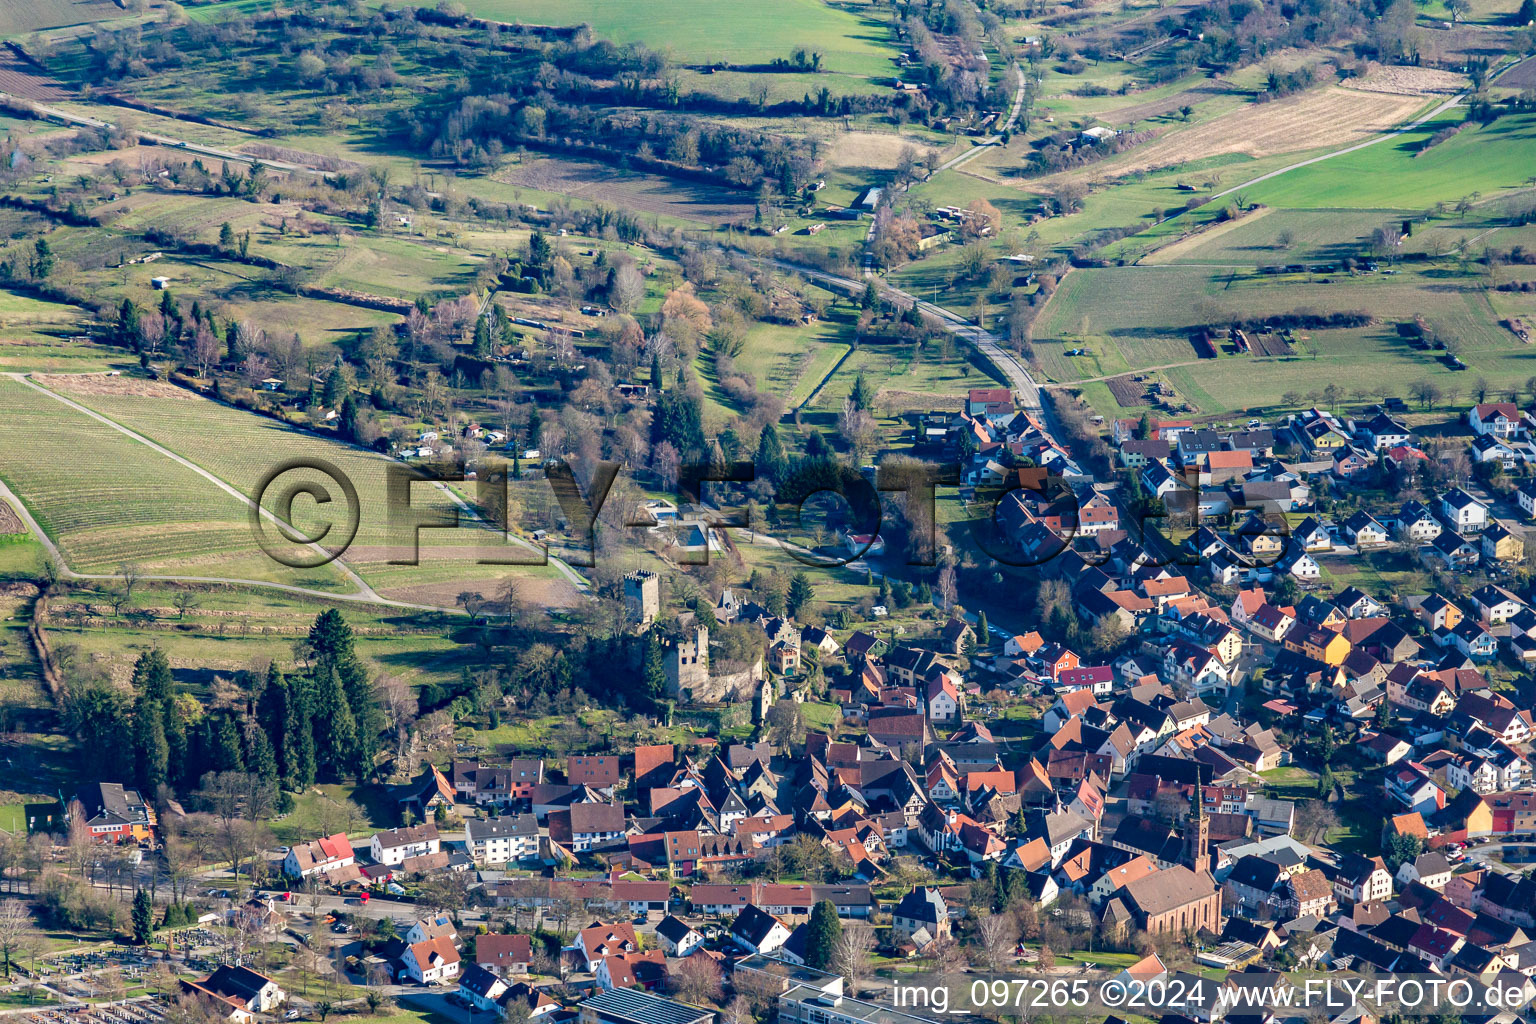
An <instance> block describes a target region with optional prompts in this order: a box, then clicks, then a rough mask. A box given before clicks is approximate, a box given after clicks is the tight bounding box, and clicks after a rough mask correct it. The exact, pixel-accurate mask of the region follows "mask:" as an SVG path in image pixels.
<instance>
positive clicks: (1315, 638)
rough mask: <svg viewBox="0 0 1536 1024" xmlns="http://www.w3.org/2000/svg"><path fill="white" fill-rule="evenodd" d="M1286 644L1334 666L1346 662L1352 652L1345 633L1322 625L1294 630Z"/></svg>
mask: <svg viewBox="0 0 1536 1024" xmlns="http://www.w3.org/2000/svg"><path fill="white" fill-rule="evenodd" d="M1285 645H1286V646H1287V647H1289V648H1291V649H1292V650H1295V651H1300V652H1301V653H1302V654H1305V655H1306V656H1307V657H1309V658H1312V659H1315V660H1317V661H1320V662H1322V663H1323V664H1325V665H1330V666H1332V667H1334V668H1337V667H1338V666H1340V665H1342V664H1344V659H1345V658H1347V657H1349V652H1350V643H1349V641H1348V640H1346V639H1344V634H1343V633H1335V632H1334V631H1333V630H1331V629H1324V628H1323V627H1321V626H1314V627H1312V628H1311V629H1307V630H1296V631H1293V632H1292V633H1291V635H1290V636H1288V637H1287V638H1286V642H1285Z"/></svg>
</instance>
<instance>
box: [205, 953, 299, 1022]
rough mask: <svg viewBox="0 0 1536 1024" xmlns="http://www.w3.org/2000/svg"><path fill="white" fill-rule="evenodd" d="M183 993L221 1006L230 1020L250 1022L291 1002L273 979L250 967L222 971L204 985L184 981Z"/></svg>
mask: <svg viewBox="0 0 1536 1024" xmlns="http://www.w3.org/2000/svg"><path fill="white" fill-rule="evenodd" d="M181 985H182V991H184V992H186V993H188V994H190V995H193V996H196V997H199V998H202V999H205V1000H207V1001H208V1002H211V1003H213V1004H215V1005H216V1006H218V1008H219V1010H220V1011H221V1012H222V1013H223V1014H224V1015H226V1016H227V1017H228V1018H229V1019H230V1020H234V1021H241V1022H243V1021H249V1020H253V1019H255V1014H258V1013H270V1012H272V1011H273V1010H275V1009H277V1008H278V1007H279V1006H281V1005H282V1004H283V1002H284V1000H286V999H287V998H288V994H287V993H286V992H284V991H283V990H282V988H280V987H279V986H278V984H277V982H275V981H273V980H272V979H271V978H269V977H267V976H266V975H265V974H258V973H256V972H255V971H253V970H251V969H250V968H249V967H231V966H228V965H225V966H223V967H220V968H218V969H217V970H215V971H214V972H213V973H212V974H210V975H209V976H208V977H206V978H204V979H203V980H202V981H183V982H182V983H181Z"/></svg>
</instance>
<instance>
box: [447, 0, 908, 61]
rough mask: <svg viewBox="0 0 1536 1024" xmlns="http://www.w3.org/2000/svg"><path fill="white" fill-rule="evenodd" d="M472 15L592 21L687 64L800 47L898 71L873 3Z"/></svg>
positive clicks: (789, 0)
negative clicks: (892, 61)
mask: <svg viewBox="0 0 1536 1024" xmlns="http://www.w3.org/2000/svg"><path fill="white" fill-rule="evenodd" d="M465 7H467V8H468V9H469V11H470V13H472V14H476V15H479V16H480V17H483V18H491V19H494V20H498V21H514V22H524V23H529V24H542V25H576V24H582V23H585V24H588V25H591V26H592V31H593V32H594V33H595V34H596V35H598V36H600V37H603V38H605V39H611V40H613V41H615V42H620V43H629V42H635V43H643V44H644V45H646V46H649V47H651V48H652V49H654V50H658V51H661V52H663V53H668V54H670V55H671V56H672V57H673V58H674V59H675V60H678V61H682V62H685V63H707V62H711V61H726V62H728V63H732V64H764V63H767V62H769V61H771V60H773V59H774V58H776V57H781V58H788V57H789V55H790V52H791V51H793V50H794V49H795V48H796V47H799V46H803V47H805V48H806V49H807V50H810V51H815V52H818V53H820V54H822V57H823V62H822V66H823V67H824V68H826V69H828V70H830V71H837V72H843V73H846V74H853V75H886V76H890V75H892V74H894V72H895V67H894V65H892V63H891V61H890V58H891V57H892V56H894V55H895V49H894V47H893V44H892V43H891V42H890V41H889V40H890V29H889V16H888V14H887V13H885V12H884V11H883V10H882V9H881V8H878V7H877V6H876V5H875V4H873V3H867V4H866V3H843V4H830V3H825V2H823V0H777V2H775V3H772V4H757V3H752V2H750V0H726V2H724V3H713V2H709V0H668V2H667V3H665V4H626V3H615V2H613V0H470V2H469V3H466V4H465Z"/></svg>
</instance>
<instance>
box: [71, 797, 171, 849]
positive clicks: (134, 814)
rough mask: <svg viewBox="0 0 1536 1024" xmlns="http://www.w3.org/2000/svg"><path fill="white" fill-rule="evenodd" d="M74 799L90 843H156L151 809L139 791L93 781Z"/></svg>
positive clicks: (154, 821) (155, 823) (153, 815)
mask: <svg viewBox="0 0 1536 1024" xmlns="http://www.w3.org/2000/svg"><path fill="white" fill-rule="evenodd" d="M75 800H76V801H78V802H79V804H80V806H81V808H82V809H83V811H84V824H85V828H86V831H87V832H89V833H90V836H91V839H92V841H93V842H97V843H154V842H155V834H156V829H157V822H156V820H155V812H154V808H152V807H150V806H149V804H147V803H145V802H144V798H143V797H141V796H140V795H139V791H138V790H136V789H127V788H125V787H124V786H123V785H122V784H121V783H117V782H92V783H89V784H87V785H84V786H81V787H80V789H79V791H78V792H76V793H75Z"/></svg>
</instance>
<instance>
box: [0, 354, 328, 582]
mask: <svg viewBox="0 0 1536 1024" xmlns="http://www.w3.org/2000/svg"><path fill="white" fill-rule="evenodd" d="M173 401H178V400H173ZM0 412H3V415H0V444H3V445H4V447H5V449H6V450H7V452H8V454H7V456H6V458H5V460H4V462H3V464H0V478H3V479H4V480H5V482H6V483H7V484H8V485H9V486H10V487H11V489H12V490H13V491H15V492H16V493H17V494H18V495H19V496H20V497H21V499H22V501H23V502H25V503H26V505H27V507H28V509H30V510H31V512H32V515H33V516H34V517H36V518H37V520H38V522H39V523H40V524H42V526H43V528H44V529H45V530H47V531H48V533H49V535H50V536H51V537H52V538H53V539H54V541H55V543H57V544H58V545H59V546H60V548H61V549H62V550H63V552H64V555H65V557H66V558H67V559H68V560H69V562H70V565H71V567H72V568H75V569H77V570H79V571H81V572H98V573H101V572H105V573H114V572H116V571H117V570H118V569H119V567H120V566H122V565H123V564H125V563H131V564H134V565H136V566H138V567H139V569H140V571H142V572H147V573H177V574H184V575H191V576H229V577H239V578H244V579H258V580H271V581H273V582H281V583H290V584H296V585H300V586H307V587H314V588H318V589H343V588H344V582H343V580H342V577H341V576H340V575H339V574H338V573H337V572H336V571H335V570H334V569H329V568H321V569H314V570H294V569H289V568H287V567H285V566H282V565H279V564H278V563H276V562H274V561H272V560H271V559H270V558H267V557H266V556H265V555H263V554H262V553H261V551H260V549H259V548H258V547H257V546H256V543H255V541H254V540H253V538H252V536H251V532H250V527H249V525H248V523H247V514H246V510H245V506H244V505H243V504H242V503H241V502H239V501H238V500H236V499H235V498H234V497H233V496H231V495H229V494H227V493H225V492H224V491H221V490H219V489H218V488H217V487H215V486H214V485H213V484H212V483H210V482H209V481H207V480H205V479H203V478H202V477H200V476H198V475H197V474H196V473H194V472H193V471H192V470H190V469H187V468H186V467H184V466H182V465H180V464H178V463H176V462H174V461H173V460H171V459H168V458H166V457H165V456H163V455H161V454H158V453H157V452H155V451H153V450H152V449H150V448H148V447H146V446H145V445H143V444H140V443H139V442H137V441H134V440H133V439H131V438H129V437H127V436H125V435H123V434H121V433H119V432H117V431H114V430H111V429H109V428H106V427H104V426H103V425H102V424H100V423H98V422H96V421H95V420H93V419H91V418H90V417H89V416H86V415H85V414H84V413H80V412H76V411H74V410H72V409H70V408H68V407H67V406H65V405H64V404H62V403H61V402H59V401H57V400H56V399H54V398H51V397H49V396H48V395H46V394H43V393H40V392H38V391H36V390H34V389H33V388H31V387H28V386H27V385H26V384H22V383H20V382H18V381H16V380H14V379H11V378H0ZM60 452H69V453H70V455H69V458H67V459H61V458H60V457H59V453H60Z"/></svg>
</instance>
